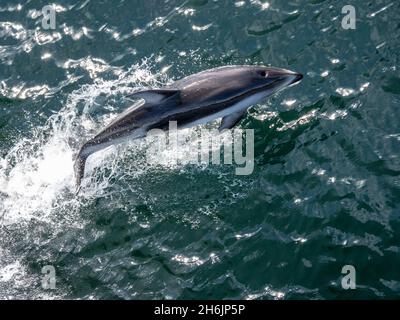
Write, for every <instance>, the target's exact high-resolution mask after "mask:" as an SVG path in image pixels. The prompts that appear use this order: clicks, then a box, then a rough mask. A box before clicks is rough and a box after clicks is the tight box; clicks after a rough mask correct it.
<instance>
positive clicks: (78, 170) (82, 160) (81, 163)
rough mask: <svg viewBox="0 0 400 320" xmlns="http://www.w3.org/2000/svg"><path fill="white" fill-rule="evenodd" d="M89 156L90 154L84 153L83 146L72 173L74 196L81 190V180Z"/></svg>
mask: <svg viewBox="0 0 400 320" xmlns="http://www.w3.org/2000/svg"><path fill="white" fill-rule="evenodd" d="M89 155H90V154H88V153H87V152H86V150H85V147H84V146H83V147H82V148H81V150H80V151H79V153H78V155H77V156H76V159H75V164H74V172H75V180H76V191H75V194H76V195H77V194H78V193H79V190H80V189H81V181H82V179H83V176H84V175H85V164H86V160H87V158H88V157H89Z"/></svg>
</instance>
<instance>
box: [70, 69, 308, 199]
mask: <svg viewBox="0 0 400 320" xmlns="http://www.w3.org/2000/svg"><path fill="white" fill-rule="evenodd" d="M302 78H303V76H302V75H301V74H300V73H296V72H292V71H289V70H286V69H280V68H272V67H264V66H225V67H220V68H215V69H211V70H206V71H203V72H200V73H197V74H193V75H191V76H188V77H186V78H183V79H181V80H178V81H176V82H174V83H173V84H171V85H168V86H165V87H163V88H160V89H150V90H143V91H138V92H136V93H133V94H132V95H130V96H128V97H129V98H132V99H143V100H144V103H143V104H142V105H140V106H139V107H138V106H137V105H134V106H133V107H131V108H128V109H127V110H126V111H124V112H123V113H122V114H121V115H119V116H118V117H117V118H116V119H115V120H113V121H112V122H111V123H110V124H109V125H108V126H107V127H106V128H105V129H104V130H102V131H101V132H100V133H99V134H97V135H96V136H95V137H94V138H92V139H91V140H89V141H88V142H86V143H85V144H84V145H83V146H82V147H81V149H80V151H79V153H78V155H77V158H76V161H75V176H76V184H77V188H78V189H77V191H79V188H80V185H81V180H82V178H83V176H84V172H85V163H86V159H87V158H88V157H89V156H90V155H91V154H92V153H94V152H96V151H98V150H101V149H104V148H106V147H108V146H110V145H113V144H117V143H120V142H122V141H124V140H126V139H137V138H141V137H144V136H146V134H147V132H148V131H149V130H151V129H167V128H168V124H169V121H176V123H177V126H178V129H179V128H187V127H192V126H195V125H198V124H204V123H207V122H210V121H212V120H215V119H217V118H222V121H221V124H220V127H219V130H223V129H230V128H232V127H234V126H235V125H236V124H237V123H238V122H239V121H240V120H241V118H242V117H243V115H244V114H245V113H246V110H247V108H248V107H250V106H251V105H253V104H256V103H257V102H259V101H261V100H262V99H264V98H266V97H268V96H270V95H272V94H273V93H275V92H277V91H279V90H280V89H282V88H285V87H287V86H289V85H291V84H293V83H296V82H298V81H299V80H301V79H302Z"/></svg>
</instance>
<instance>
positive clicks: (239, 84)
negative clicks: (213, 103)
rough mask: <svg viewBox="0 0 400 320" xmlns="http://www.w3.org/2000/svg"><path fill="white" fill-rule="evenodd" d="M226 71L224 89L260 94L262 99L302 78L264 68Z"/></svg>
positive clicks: (300, 75)
mask: <svg viewBox="0 0 400 320" xmlns="http://www.w3.org/2000/svg"><path fill="white" fill-rule="evenodd" d="M226 71H227V72H225V81H226V82H225V83H226V86H225V87H226V88H229V90H230V91H231V92H232V93H235V92H237V93H239V94H242V93H247V94H253V93H262V96H264V97H268V96H270V95H272V94H274V93H275V92H277V91H279V90H281V89H284V88H286V87H288V86H290V85H292V84H295V83H297V82H298V81H300V80H301V79H302V78H303V75H302V74H301V73H297V72H293V71H290V70H287V69H281V68H274V67H265V66H238V67H232V69H231V70H228V69H227V70H226Z"/></svg>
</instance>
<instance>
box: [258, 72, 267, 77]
mask: <svg viewBox="0 0 400 320" xmlns="http://www.w3.org/2000/svg"><path fill="white" fill-rule="evenodd" d="M258 74H259V75H260V76H261V77H263V78H265V77H266V76H267V72H266V71H264V70H262V71H260V72H259V73H258Z"/></svg>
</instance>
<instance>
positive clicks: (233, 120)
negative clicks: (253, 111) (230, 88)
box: [218, 110, 246, 132]
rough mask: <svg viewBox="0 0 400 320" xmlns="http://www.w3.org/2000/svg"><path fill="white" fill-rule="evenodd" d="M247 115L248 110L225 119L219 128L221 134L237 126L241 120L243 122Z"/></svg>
mask: <svg viewBox="0 0 400 320" xmlns="http://www.w3.org/2000/svg"><path fill="white" fill-rule="evenodd" d="M245 114H246V110H245V111H238V112H235V113H232V114H230V115H227V116H225V117H223V118H222V120H221V124H220V126H219V128H218V130H219V132H221V131H222V130H224V129H232V128H233V127H234V126H235V125H237V124H238V123H239V121H240V120H242V118H243V117H244V115H245Z"/></svg>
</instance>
